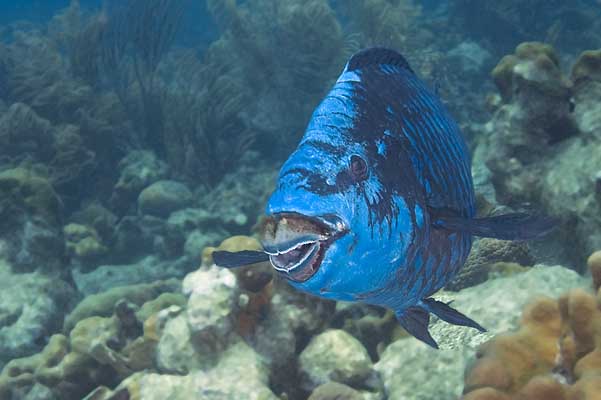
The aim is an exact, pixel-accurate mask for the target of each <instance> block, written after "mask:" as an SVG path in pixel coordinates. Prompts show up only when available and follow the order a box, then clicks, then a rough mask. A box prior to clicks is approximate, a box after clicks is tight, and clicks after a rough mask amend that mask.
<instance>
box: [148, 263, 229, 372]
mask: <svg viewBox="0 0 601 400" xmlns="http://www.w3.org/2000/svg"><path fill="white" fill-rule="evenodd" d="M183 292H184V293H185V294H186V295H189V299H188V303H187V307H186V309H185V311H184V312H182V313H181V314H179V315H177V316H176V317H175V318H173V319H170V320H168V321H167V322H166V324H165V328H164V330H163V333H162V335H161V338H160V340H159V344H158V348H157V364H158V366H159V368H160V370H161V371H164V372H168V373H187V372H189V371H193V370H198V369H207V368H210V367H212V366H214V365H215V363H216V362H217V360H216V357H217V354H219V352H221V351H223V350H224V349H226V348H228V347H230V346H232V343H237V342H238V341H239V340H240V338H239V337H238V336H237V335H236V334H235V332H234V313H235V311H236V308H237V303H238V295H239V292H238V288H237V284H236V278H235V276H234V274H232V273H231V272H230V271H229V270H227V269H221V268H217V267H210V268H201V269H199V270H197V271H195V272H193V273H190V274H188V275H187V276H186V278H185V279H184V282H183Z"/></svg>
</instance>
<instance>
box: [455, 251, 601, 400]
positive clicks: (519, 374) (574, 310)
mask: <svg viewBox="0 0 601 400" xmlns="http://www.w3.org/2000/svg"><path fill="white" fill-rule="evenodd" d="M598 256H599V253H595V254H593V255H592V256H591V257H590V258H589V263H588V265H589V269H590V270H591V273H592V274H593V275H598V273H599V265H598V261H599V260H598ZM598 283H599V282H598V278H595V280H594V289H595V292H597V291H598V290H599V285H598ZM600 334H601V310H600V308H599V304H598V296H596V294H591V293H589V292H588V291H585V290H583V289H574V290H572V291H569V292H568V293H566V294H564V295H562V296H561V297H559V299H558V300H554V299H552V298H550V297H542V298H540V299H538V300H536V301H534V302H532V303H530V304H529V305H527V306H526V308H525V309H524V311H523V314H522V318H521V321H520V327H519V329H518V330H517V331H516V332H514V333H510V334H505V335H500V336H497V337H495V338H493V339H492V340H491V341H489V342H487V343H485V344H484V345H482V346H481V347H480V348H479V350H478V352H477V353H476V360H475V361H474V363H473V364H472V365H470V366H469V367H468V369H467V372H466V378H465V387H464V393H466V394H467V395H466V396H465V397H464V398H466V399H472V400H477V399H489V398H495V397H492V396H493V394H494V396H497V397H498V398H507V399H524V400H537V399H557V400H572V399H582V400H585V399H596V398H598V395H599V388H600V387H601V377H600V376H599V371H601V358H600V357H599V355H600V354H601V353H600V350H599V346H600V344H601V342H600V341H599V338H600ZM484 388H488V389H484Z"/></svg>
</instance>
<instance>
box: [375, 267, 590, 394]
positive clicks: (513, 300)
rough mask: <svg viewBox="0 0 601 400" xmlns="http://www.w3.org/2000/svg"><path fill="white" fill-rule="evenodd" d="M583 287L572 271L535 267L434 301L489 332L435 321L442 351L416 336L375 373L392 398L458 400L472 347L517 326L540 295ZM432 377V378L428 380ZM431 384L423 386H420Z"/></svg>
mask: <svg viewBox="0 0 601 400" xmlns="http://www.w3.org/2000/svg"><path fill="white" fill-rule="evenodd" d="M583 285H587V281H586V280H585V279H583V278H582V277H580V276H579V275H578V274H577V273H576V272H574V271H571V270H569V269H566V268H563V267H560V266H554V267H550V266H544V265H536V266H534V267H532V268H530V269H528V270H527V271H526V272H524V273H521V274H516V275H512V276H508V277H503V278H497V279H492V280H489V281H487V282H484V283H482V284H480V285H477V286H473V287H470V288H467V289H464V290H462V291H460V292H458V293H451V292H442V293H440V294H439V295H437V296H436V297H437V298H439V299H440V300H443V301H451V300H452V301H453V307H454V308H456V309H457V310H459V311H461V312H462V313H464V314H465V315H467V316H469V317H470V318H472V319H474V320H475V321H477V322H478V323H480V324H481V325H482V326H484V327H485V328H486V329H487V330H488V332H487V333H485V334H481V333H479V332H478V331H476V330H475V329H469V328H464V327H459V326H454V325H449V324H447V323H445V322H443V321H440V320H438V319H436V318H433V321H432V322H431V325H430V331H431V333H432V336H433V337H434V338H435V340H437V342H438V343H439V345H440V347H441V350H433V349H431V348H429V347H428V346H427V345H425V344H423V343H421V342H419V341H418V340H416V339H414V338H408V339H400V340H397V341H396V342H394V343H392V344H391V345H390V346H388V347H387V348H386V349H385V350H384V352H383V353H382V355H381V358H380V361H378V363H377V364H376V365H375V369H376V370H377V371H378V372H379V373H380V375H381V377H382V380H383V382H384V387H385V388H386V392H387V394H388V398H391V399H404V398H410V399H415V400H438V399H446V398H458V397H460V395H461V391H462V389H463V371H464V370H465V367H466V365H467V363H468V360H469V359H470V358H472V357H473V355H474V353H475V350H476V348H477V347H478V346H479V345H480V344H482V343H484V342H485V341H487V340H488V339H490V338H491V337H492V336H494V335H495V334H498V333H503V332H507V331H510V330H514V329H516V328H517V326H518V322H519V320H520V316H521V312H522V309H523V308H524V306H525V305H526V304H527V303H528V302H529V301H530V300H532V299H533V298H535V297H536V296H539V295H546V296H550V297H555V296H559V295H560V294H561V293H563V292H565V291H567V290H568V289H570V288H573V287H579V286H583ZM432 377H436V379H435V381H432ZM426 381H427V382H430V384H428V385H424V384H423V382H426Z"/></svg>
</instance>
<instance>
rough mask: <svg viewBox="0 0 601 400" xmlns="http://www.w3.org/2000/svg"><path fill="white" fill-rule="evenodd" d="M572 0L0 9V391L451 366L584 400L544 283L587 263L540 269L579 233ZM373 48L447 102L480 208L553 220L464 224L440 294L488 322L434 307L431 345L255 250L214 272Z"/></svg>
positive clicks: (153, 393) (576, 304) (117, 395)
mask: <svg viewBox="0 0 601 400" xmlns="http://www.w3.org/2000/svg"><path fill="white" fill-rule="evenodd" d="M591 1H592V0H591ZM591 1H589V0H578V1H576V2H574V3H573V4H567V3H566V2H564V3H565V4H559V3H557V2H554V3H553V4H552V5H549V4H547V3H548V2H547V3H545V2H542V1H536V2H534V3H532V2H530V3H529V4H528V6H526V5H524V4H522V3H523V2H517V1H515V0H503V1H499V2H495V3H494V4H493V3H492V2H488V3H487V2H477V1H472V0H461V1H456V2H451V3H448V4H447V3H445V2H440V1H413V0H351V1H342V0H310V1H302V0H246V1H233V0H208V1H206V2H202V6H200V5H199V4H200V3H198V4H197V3H195V4H194V5H191V4H187V3H188V2H185V1H184V0H177V1H167V0H150V1H145V0H127V1H121V2H107V4H106V6H105V7H103V8H102V9H101V10H97V9H94V10H93V9H90V8H88V6H87V4H85V2H81V4H80V2H79V1H77V0H72V1H71V2H70V6H69V7H68V8H66V9H65V10H63V11H61V12H59V13H57V14H56V15H55V16H54V17H53V18H52V19H51V20H49V21H48V22H45V21H42V20H36V21H26V22H19V23H17V22H14V23H13V22H11V23H9V24H7V25H2V26H0V217H2V225H1V227H0V367H3V370H2V373H1V374H0V398H2V399H8V400H13V399H14V400H16V399H40V400H41V399H43V400H55V399H71V398H73V399H75V398H87V399H95V400H99V399H106V400H108V399H112V400H116V399H125V398H132V399H165V398H170V399H171V398H173V399H180V398H181V399H189V398H192V397H198V396H201V397H203V398H204V397H206V398H215V399H223V398H232V399H249V400H250V399H255V400H256V399H276V398H286V399H290V400H301V399H306V398H309V399H312V400H326V399H341V398H344V399H364V400H384V399H397V398H411V399H413V398H415V399H423V400H430V399H441V398H442V399H446V398H453V397H455V398H456V397H458V396H460V395H461V389H462V388H461V384H462V382H463V378H462V376H461V372H462V371H463V370H465V369H466V367H467V369H468V373H467V375H466V379H467V381H466V387H465V391H466V394H465V398H466V399H471V398H474V399H482V398H500V399H509V400H511V399H520V400H527V399H530V398H531V399H539V398H546V399H555V398H557V399H558V400H561V399H564V400H573V399H587V398H591V393H595V391H598V390H599V389H598V386H597V385H598V373H599V370H600V367H599V365H600V363H599V353H600V351H599V343H598V340H599V324H600V322H599V321H601V317H599V315H598V314H599V312H598V308H599V306H598V304H597V303H598V299H595V298H594V297H593V296H592V295H590V294H588V293H587V292H585V291H582V290H574V291H571V292H569V294H568V295H565V296H563V297H561V298H560V299H559V300H558V301H555V300H551V298H553V297H555V296H558V295H560V293H561V292H564V291H567V290H570V289H573V288H575V287H583V286H585V285H586V284H587V283H588V281H586V280H584V279H583V278H581V277H580V276H579V275H578V274H577V273H576V272H574V271H571V270H568V269H567V268H563V267H559V266H557V267H549V266H545V265H541V262H544V263H545V264H549V265H555V264H556V263H558V262H559V261H561V264H562V265H582V263H581V261H582V258H583V255H585V254H590V253H591V252H592V251H593V250H595V249H598V248H600V247H601V233H600V231H599V226H601V220H600V219H599V218H600V215H601V214H600V213H599V205H600V204H601V172H600V171H601V164H600V160H601V158H599V154H601V148H600V147H599V143H601V133H600V132H601V118H600V117H599V116H600V115H601V108H600V107H601V101H600V99H601V61H600V60H601V55H600V54H601V53H600V52H599V50H589V51H585V52H583V53H582V54H581V55H580V56H579V57H578V56H577V54H578V53H579V52H581V51H582V50H584V49H585V48H599V43H600V42H599V34H598V32H599V31H601V25H600V24H601V22H599V21H597V20H595V19H594V18H592V15H594V14H593V13H592V12H591V13H589V12H588V11H590V10H593V8H592V6H591V4H590V3H591ZM485 3H486V4H485ZM489 3H490V4H489ZM543 3H544V4H543ZM5 7H9V5H2V6H1V8H2V11H3V12H2V13H0V20H6V18H7V17H6V13H4V10H5ZM188 7H191V8H188ZM528 7H531V9H532V10H537V13H535V14H529V13H527V12H525V10H526V8H528ZM201 8H202V10H200V9H201ZM205 8H206V9H205ZM190 10H193V12H192V11H190ZM200 12H202V13H203V14H202V18H201V17H200V16H199V15H196V14H195V13H200ZM474 15H476V16H477V18H473V16H474ZM534 16H536V18H533V17H534ZM535 19H536V21H534V20H535ZM465 21H470V23H464V22H465ZM186 22H188V23H190V22H193V24H194V31H193V32H192V33H191V31H190V30H188V31H185V29H186V28H185V26H184V25H185V24H186ZM534 22H536V23H534ZM507 27H510V28H511V29H507ZM483 28H486V29H483ZM500 32H503V34H504V36H503V40H497V36H496V35H498V34H499V33H500ZM508 32H510V33H508ZM199 33H200V34H199ZM511 37H513V38H514V39H516V40H517V39H518V38H519V41H522V40H545V43H548V44H543V43H542V42H527V43H523V44H521V45H518V46H517V48H515V51H514V52H513V54H511V55H508V56H506V57H504V58H503V59H502V60H501V61H500V62H499V63H498V65H497V66H496V68H494V70H493V72H492V81H491V79H490V77H489V76H488V72H489V71H490V70H491V69H493V67H494V63H495V60H498V59H499V58H500V56H501V55H503V54H506V53H507V52H511V49H512V48H513V47H514V46H515V45H517V44H518V43H519V41H512V40H511ZM551 44H552V45H553V47H555V48H557V49H559V50H560V51H559V52H558V51H555V50H554V48H553V47H551ZM371 45H384V46H391V47H394V48H396V49H398V50H400V51H401V52H402V53H403V54H404V55H405V56H406V57H407V58H408V60H409V61H410V63H411V65H412V67H413V69H414V70H415V71H416V72H418V74H419V75H420V76H422V77H424V78H425V80H426V81H427V82H428V83H429V84H430V85H431V86H432V89H433V90H435V91H436V92H437V93H438V94H439V95H440V96H441V98H442V99H443V101H444V102H445V103H446V104H447V106H448V108H449V109H450V110H451V112H452V114H453V115H455V116H456V117H457V119H458V122H459V124H460V126H461V128H462V130H463V131H464V132H465V133H466V136H467V138H468V142H469V143H468V146H469V147H470V148H471V149H472V150H473V154H474V160H473V163H474V167H473V171H474V180H475V182H476V188H477V191H478V192H479V193H478V210H479V213H480V214H483V215H490V214H495V213H496V212H499V211H500V210H502V209H504V208H507V207H510V208H522V207H530V205H531V204H541V205H542V207H543V210H541V211H544V212H545V213H550V214H553V215H555V216H557V217H559V219H560V221H561V226H560V229H559V230H558V232H557V233H556V234H555V237H552V238H551V239H548V240H546V241H541V242H538V243H532V244H528V245H526V244H525V243H513V242H504V241H498V240H493V239H482V240H478V241H476V242H475V244H474V248H473V252H472V254H471V256H470V258H469V259H468V262H467V263H466V266H465V267H464V269H463V271H462V272H461V274H460V275H458V277H457V279H456V280H455V281H454V282H453V283H452V284H451V285H449V287H448V288H447V289H449V290H450V289H452V290H453V291H444V292H442V293H440V295H439V298H440V299H441V300H444V301H454V302H455V306H456V307H457V308H458V309H460V310H461V311H462V312H465V313H466V314H468V315H470V316H472V317H474V318H475V319H476V320H477V321H478V322H480V323H482V324H483V325H484V326H485V327H487V328H488V329H489V333H486V334H479V333H476V332H475V331H472V330H469V329H463V328H458V327H452V326H449V325H448V324H445V323H443V322H442V321H440V320H438V319H433V321H432V326H431V331H432V333H433V335H434V336H435V337H436V339H437V340H438V342H439V343H440V344H441V347H442V350H440V351H439V352H433V351H431V350H430V349H428V348H426V347H425V346H423V345H422V344H420V343H419V342H417V341H415V340H414V339H411V338H408V337H407V335H406V333H405V332H404V331H402V329H401V328H399V326H398V323H397V321H396V319H395V317H394V315H393V314H392V313H390V312H386V311H385V310H382V309H379V308H375V307H370V306H365V305H357V304H350V303H342V302H339V303H334V302H332V301H326V300H319V299H315V298H311V297H308V296H306V295H304V294H302V293H299V292H297V291H294V290H292V289H291V288H290V287H289V286H288V285H286V284H285V283H284V282H282V281H281V280H280V279H278V277H277V276H274V274H273V271H272V268H271V266H270V265H269V263H262V264H257V265H253V266H249V267H246V268H240V269H236V270H232V271H230V270H222V269H218V268H217V267H215V266H214V265H212V264H213V261H212V258H211V253H212V251H214V250H215V249H221V250H233V251H235V250H241V249H249V250H250V249H259V248H260V244H259V243H258V241H257V240H256V239H255V238H254V237H253V236H247V235H252V234H253V232H254V233H256V232H257V230H258V229H260V225H261V222H260V221H258V219H259V218H258V215H261V214H262V213H263V206H264V203H265V200H266V198H267V197H268V195H269V193H270V192H271V191H272V189H273V187H274V184H275V179H276V176H277V170H278V168H279V166H280V164H281V162H282V161H283V160H284V159H285V158H286V156H287V155H288V154H289V153H290V151H291V150H292V149H293V147H294V146H295V145H296V144H297V141H298V139H299V137H300V135H301V134H302V132H303V131H304V129H305V124H306V121H307V119H308V118H309V116H310V113H311V111H312V110H313V109H314V107H315V105H316V103H317V102H318V101H319V99H320V98H321V96H322V95H323V94H324V91H325V90H327V88H328V86H329V85H330V84H331V83H332V80H333V79H335V78H336V76H337V74H338V73H339V70H340V67H341V66H342V65H344V62H345V61H346V60H347V57H348V56H349V55H350V54H351V53H352V52H354V51H355V50H357V49H359V48H361V47H366V46H371ZM569 65H573V66H572V69H571V73H570V74H567V73H564V71H567V70H565V69H564V67H565V66H569ZM493 84H494V85H496V87H497V92H498V93H499V94H497V95H491V96H490V97H489V98H488V101H487V104H484V102H483V100H484V96H485V94H486V93H487V91H491V90H494V89H493ZM485 107H488V111H491V112H492V113H493V115H492V118H491V119H490V121H488V122H487V118H489V116H488V115H487V113H486V112H485ZM562 236H564V237H562ZM565 237H569V238H571V240H569V241H568V240H565ZM226 238H227V239H226ZM224 239H225V240H224ZM600 259H601V256H600V255H599V253H594V254H592V255H591V256H590V258H589V262H588V265H589V269H590V271H591V275H592V280H593V282H594V284H595V286H597V287H598V286H599V285H601V261H600ZM557 260H559V261H557ZM199 264H201V266H200V267H199V268H198V270H195V271H194V269H195V268H196V267H198V265H199ZM575 269H578V268H575ZM581 272H582V271H581ZM535 295H544V296H547V297H546V298H545V299H544V300H541V301H539V302H538V303H535V304H534V305H531V306H528V307H527V308H526V309H525V311H524V314H523V318H522V320H521V321H522V322H520V319H519V313H520V310H522V309H523V308H524V307H525V305H526V303H527V302H528V301H530V299H531V298H532V296H535ZM597 297H599V296H597ZM77 303H78V304H77ZM519 326H521V327H520V328H519ZM518 328H519V330H518V331H517V332H516V333H513V334H507V335H505V336H495V335H499V334H501V333H503V332H506V331H512V330H515V329H518ZM489 339H491V340H490V341H489V342H488V343H487V344H484V345H482V343H484V342H486V341H488V340H489ZM557 343H559V344H560V345H561V346H560V347H559V350H558V348H557V346H555V345H556V344H557ZM481 345H482V346H481ZM480 346H481V347H480ZM477 348H479V350H476V349H477ZM474 353H476V354H477V358H476V359H475V360H473V357H474ZM508 365H510V366H511V367H510V368H508V367H507V366H508ZM232 377H238V378H237V379H232ZM435 377H436V378H435ZM425 381H427V382H433V384H428V385H424V382H425ZM467 392H469V393H467ZM486 396H488V397H486ZM554 396H555V397H554ZM579 396H580V397H579ZM586 396H589V397H586Z"/></svg>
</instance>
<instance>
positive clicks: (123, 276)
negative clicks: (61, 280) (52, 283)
mask: <svg viewBox="0 0 601 400" xmlns="http://www.w3.org/2000/svg"><path fill="white" fill-rule="evenodd" d="M194 266H195V263H194V262H193V261H191V260H189V259H188V258H187V257H181V258H180V259H178V260H174V261H162V260H159V259H158V258H157V257H155V256H148V257H145V258H143V259H142V260H140V261H139V262H137V263H134V264H118V265H102V266H100V267H98V268H96V269H94V270H93V271H90V272H83V271H82V270H79V269H74V270H73V271H72V272H71V274H72V277H73V281H74V282H75V286H76V287H77V290H78V291H79V292H80V293H82V294H83V295H84V296H89V295H91V294H96V293H101V292H104V291H107V290H109V289H111V288H114V287H119V286H131V285H138V284H142V283H152V282H155V281H160V280H165V279H170V278H182V277H183V276H184V275H185V274H186V273H187V272H188V271H190V270H191V269H192V268H193V267H194Z"/></svg>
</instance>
